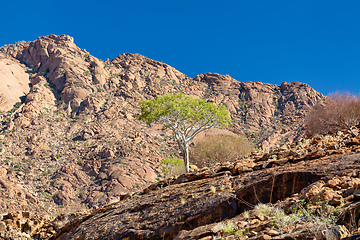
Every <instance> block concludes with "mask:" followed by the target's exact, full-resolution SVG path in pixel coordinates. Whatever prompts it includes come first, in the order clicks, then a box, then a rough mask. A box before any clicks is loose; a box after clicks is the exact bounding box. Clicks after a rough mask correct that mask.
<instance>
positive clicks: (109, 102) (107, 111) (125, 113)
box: [0, 35, 339, 229]
mask: <svg viewBox="0 0 360 240" xmlns="http://www.w3.org/2000/svg"><path fill="white" fill-rule="evenodd" d="M0 56H1V59H0V64H2V65H0V70H1V71H0V74H2V72H4V74H5V75H0V95H1V94H3V93H2V92H1V91H5V90H6V91H8V90H7V89H8V87H7V85H10V87H11V94H10V93H9V94H8V93H4V94H3V95H4V96H5V98H4V97H3V98H1V99H3V100H4V99H5V100H4V101H7V102H6V103H5V102H4V101H3V102H1V101H2V100H1V99H0V102H1V103H0V104H1V105H0V108H1V109H3V111H2V112H1V114H0V121H1V124H0V140H1V141H0V154H1V158H0V169H1V174H2V175H1V176H2V177H1V179H0V181H1V184H0V186H1V187H0V199H1V201H0V204H1V211H2V212H3V213H7V212H12V211H34V212H39V213H46V214H56V213H59V212H64V211H69V210H72V211H73V210H82V209H91V208H98V207H100V206H104V205H107V204H111V203H113V202H116V201H118V200H119V199H120V198H122V196H124V195H126V194H127V193H129V192H136V191H139V190H140V189H143V188H145V187H147V186H149V185H150V184H152V183H154V182H156V181H158V180H160V179H162V178H163V174H162V171H161V168H160V167H159V163H160V161H161V159H164V158H165V157H166V156H172V155H179V150H178V149H177V144H176V143H175V142H174V140H173V139H172V135H171V132H169V131H162V130H161V128H162V126H160V125H152V126H147V125H145V124H144V123H141V122H139V121H137V120H136V119H134V118H133V115H134V114H136V113H139V106H138V101H139V100H143V99H150V98H153V97H155V96H157V95H162V94H166V93H168V92H171V93H177V92H183V93H185V94H187V95H191V96H194V97H200V98H204V99H206V100H207V101H210V102H213V103H216V104H224V105H226V106H227V108H228V109H229V111H230V113H231V117H232V120H233V123H234V125H233V126H232V127H231V128H229V129H227V130H226V131H231V132H232V133H234V134H245V135H246V136H247V137H248V138H251V140H253V141H254V142H255V143H256V144H257V146H258V147H259V148H260V149H265V150H267V151H269V150H270V151H271V150H272V148H274V147H276V146H277V145H283V144H284V143H291V142H293V141H294V140H296V139H299V138H300V137H301V136H302V132H301V125H302V119H303V117H304V116H305V114H306V113H307V111H309V110H310V109H311V107H312V106H313V105H314V104H316V103H317V102H318V101H321V99H322V98H323V96H322V95H321V94H319V93H317V92H316V91H314V90H313V89H312V88H311V87H309V86H308V85H306V84H302V83H283V84H282V85H281V86H278V85H271V84H263V83H252V82H244V83H243V82H238V81H236V80H234V79H232V78H231V77H230V76H227V75H226V76H223V75H219V74H216V73H205V74H200V75H198V76H196V77H195V78H194V79H192V78H188V77H186V75H184V74H183V73H181V72H179V71H177V70H176V69H174V68H173V67H171V66H169V65H167V64H165V63H160V62H157V61H154V60H151V59H148V58H146V57H144V56H141V55H139V54H129V53H125V54H121V55H119V56H117V57H116V58H114V59H113V60H111V61H109V60H107V61H102V60H99V59H97V58H95V57H93V56H91V55H90V54H89V53H88V52H87V51H85V50H83V49H80V48H79V47H77V46H76V45H75V43H74V40H73V38H71V37H69V36H66V35H61V36H56V35H50V36H45V37H39V38H38V39H37V40H34V41H31V42H19V43H16V44H12V45H6V46H3V47H1V48H0ZM8 63H9V64H8ZM4 64H5V66H4ZM15 70H16V71H15ZM11 72H13V73H11ZM15 78H16V79H20V80H21V81H20V80H19V82H16V81H15ZM7 82H11V84H8V83H7ZM3 84H5V85H3ZM2 86H6V87H5V88H3V87H2ZM26 87H28V88H26ZM15 88H16V91H15ZM20 97H21V100H19V98H20ZM16 102H22V104H16V105H15V106H14V103H16ZM11 109H12V110H11ZM4 110H7V111H8V110H11V111H8V112H5V111H4ZM331 148H333V149H332V150H333V151H338V149H339V146H337V145H336V144H335V145H334V146H331ZM324 151H325V154H326V150H324V149H323V150H319V151H315V150H314V152H312V151H311V152H309V150H306V149H301V150H299V151H297V152H296V154H297V155H296V154H295V155H292V156H293V157H294V159H297V158H301V157H305V156H306V157H308V158H310V157H311V158H315V157H321V156H324ZM274 154H275V153H274ZM274 154H272V155H274ZM281 154H284V156H283V155H281ZM281 154H280V155H277V157H278V159H279V160H280V158H281V157H286V156H288V155H289V154H290V155H291V154H292V153H288V152H286V153H285V152H284V153H281ZM286 154H288V155H286ZM309 154H311V156H309ZM249 164H250V163H249ZM252 164H254V163H253V162H252V163H251V164H250V165H249V166H242V165H241V164H240V165H239V166H237V167H236V169H237V170H236V171H238V172H239V173H240V172H248V171H251V170H252V168H253V167H254V166H252ZM271 164H273V163H271ZM257 167H259V166H257ZM234 171H235V170H234ZM220 215H221V214H220ZM220 215H219V216H220ZM179 229H182V228H179Z"/></svg>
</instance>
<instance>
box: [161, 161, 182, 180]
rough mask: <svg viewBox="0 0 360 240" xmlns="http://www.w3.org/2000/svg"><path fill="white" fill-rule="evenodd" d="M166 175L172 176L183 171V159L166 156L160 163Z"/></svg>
mask: <svg viewBox="0 0 360 240" xmlns="http://www.w3.org/2000/svg"><path fill="white" fill-rule="evenodd" d="M160 165H161V167H162V172H163V173H164V175H165V176H166V177H173V176H176V175H180V174H182V173H185V164H184V161H183V160H181V159H180V158H178V157H167V158H165V159H164V160H161V163H160Z"/></svg>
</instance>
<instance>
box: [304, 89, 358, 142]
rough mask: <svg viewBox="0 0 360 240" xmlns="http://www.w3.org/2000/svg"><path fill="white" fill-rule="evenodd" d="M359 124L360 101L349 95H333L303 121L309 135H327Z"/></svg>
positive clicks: (317, 106)
mask: <svg viewBox="0 0 360 240" xmlns="http://www.w3.org/2000/svg"><path fill="white" fill-rule="evenodd" d="M359 124H360V99H359V97H356V96H354V95H352V94H350V93H334V94H332V95H330V96H329V97H328V98H327V99H326V100H325V102H323V103H319V104H318V105H316V106H315V107H314V109H313V110H312V111H311V112H309V113H308V114H307V116H306V119H305V125H306V131H307V132H308V133H309V134H312V135H313V134H327V133H329V132H335V131H339V130H342V129H348V128H350V127H351V126H356V125H359Z"/></svg>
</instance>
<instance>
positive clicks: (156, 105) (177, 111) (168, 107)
mask: <svg viewBox="0 0 360 240" xmlns="http://www.w3.org/2000/svg"><path fill="white" fill-rule="evenodd" d="M139 104H140V108H141V114H140V115H136V116H137V117H138V119H140V120H142V121H144V122H146V123H147V124H151V123H153V122H155V121H161V122H162V121H163V122H162V123H163V124H164V125H165V127H171V126H170V124H169V123H167V122H166V121H164V120H165V119H164V117H165V118H166V119H168V120H169V121H177V122H179V124H182V125H183V124H185V125H184V127H182V128H184V129H185V128H186V126H189V125H192V124H194V123H197V124H201V123H207V125H211V126H214V127H215V126H217V127H227V126H228V125H229V124H231V118H230V116H229V112H228V111H227V110H226V108H225V106H222V105H219V106H217V105H214V104H212V103H210V102H206V101H205V100H203V99H200V98H195V99H194V98H192V97H190V96H185V94H183V93H178V94H175V95H174V94H171V93H169V94H167V95H164V96H158V97H157V98H156V99H151V100H144V101H140V102H139Z"/></svg>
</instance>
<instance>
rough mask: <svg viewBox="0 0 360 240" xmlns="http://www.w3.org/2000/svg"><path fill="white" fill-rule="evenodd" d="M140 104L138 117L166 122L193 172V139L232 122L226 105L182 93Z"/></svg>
mask: <svg viewBox="0 0 360 240" xmlns="http://www.w3.org/2000/svg"><path fill="white" fill-rule="evenodd" d="M139 104H140V108H141V114H139V115H136V117H137V118H138V119H140V120H142V121H144V122H145V123H147V124H151V123H153V122H158V123H162V124H164V127H165V128H169V129H171V130H172V131H173V133H174V135H175V139H176V140H177V142H178V144H179V148H180V150H181V152H182V154H183V157H184V162H185V167H186V172H189V142H190V141H191V140H192V139H193V138H194V137H195V136H196V135H197V134H198V133H200V132H201V131H204V130H207V129H209V128H213V127H217V128H222V127H227V126H228V125H229V124H232V123H231V118H230V116H229V111H227V109H226V108H225V106H223V105H215V104H213V103H210V102H206V101H205V100H203V99H200V98H193V97H190V96H185V94H182V93H177V94H175V95H174V94H171V93H169V94H166V95H164V96H158V97H157V98H154V99H151V100H144V101H140V102H139Z"/></svg>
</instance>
